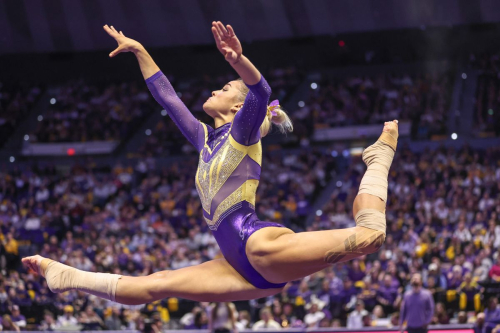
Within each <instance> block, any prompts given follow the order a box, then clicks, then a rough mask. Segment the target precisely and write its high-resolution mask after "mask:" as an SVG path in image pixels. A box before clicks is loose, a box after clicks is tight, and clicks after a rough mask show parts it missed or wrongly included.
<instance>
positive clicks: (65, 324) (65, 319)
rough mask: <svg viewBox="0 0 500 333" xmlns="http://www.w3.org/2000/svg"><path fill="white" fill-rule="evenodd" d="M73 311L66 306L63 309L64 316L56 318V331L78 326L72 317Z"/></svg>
mask: <svg viewBox="0 0 500 333" xmlns="http://www.w3.org/2000/svg"><path fill="white" fill-rule="evenodd" d="M73 312H74V309H73V307H72V306H71V305H66V306H65V307H64V314H63V315H62V316H59V317H58V318H57V329H58V330H71V329H75V328H77V327H79V326H78V320H77V319H76V318H75V316H73Z"/></svg>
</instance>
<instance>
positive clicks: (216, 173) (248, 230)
mask: <svg viewBox="0 0 500 333" xmlns="http://www.w3.org/2000/svg"><path fill="white" fill-rule="evenodd" d="M146 83H147V85H148V88H149V90H150V91H151V93H152V94H153V96H154V98H155V99H156V101H157V102H158V103H160V104H161V105H162V106H163V107H164V108H165V110H167V112H168V114H169V116H170V117H171V118H172V120H173V121H174V122H175V124H176V125H177V127H179V129H180V130H181V132H182V133H183V134H184V136H185V137H186V138H187V139H188V140H189V142H191V143H192V144H193V145H194V146H195V147H196V149H197V150H198V151H199V152H200V161H199V164H198V170H197V172H196V189H197V190H198V194H199V195H200V199H201V203H202V206H203V216H204V218H205V221H206V222H207V224H208V226H209V227H210V229H211V230H212V232H213V234H214V236H215V239H216V240H217V243H218V244H219V247H220V249H221V251H222V254H223V255H224V257H225V258H226V260H227V261H228V262H229V264H231V266H233V267H234V269H236V271H237V272H238V273H240V274H241V276H243V277H244V278H245V279H246V280H247V281H248V282H250V283H251V284H252V285H254V286H255V287H257V288H261V289H269V288H280V287H283V286H284V285H285V283H281V284H275V283H271V282H268V281H266V280H265V279H264V278H263V277H262V275H260V273H259V272H257V271H256V270H255V269H254V268H253V267H252V265H251V264H250V262H249V260H248V258H247V255H246V252H245V247H246V243H247V240H248V238H249V237H250V235H252V234H253V233H254V232H256V231H257V230H259V229H262V228H265V227H283V226H282V225H280V224H278V223H273V222H265V221H260V220H259V219H258V217H257V215H256V214H255V193H256V191H257V186H258V184H259V179H260V170H261V164H262V145H261V142H260V126H261V125H262V122H263V121H264V117H265V116H266V113H267V103H268V101H269V96H270V95H271V88H270V87H269V85H268V84H267V82H266V80H265V79H264V77H261V79H260V81H259V83H257V84H255V85H247V86H248V88H249V89H250V91H249V93H248V95H247V97H246V99H245V102H244V104H243V107H242V108H241V109H240V111H238V112H237V113H236V115H235V117H234V120H233V122H232V124H231V123H227V124H225V125H222V126H221V127H219V128H217V129H213V128H212V127H210V126H208V125H206V124H204V123H202V122H200V121H199V120H197V119H196V118H195V117H194V116H193V115H192V114H191V112H190V111H189V110H188V109H187V107H186V106H185V105H184V103H182V101H181V100H180V99H179V97H177V94H176V93H175V91H174V89H173V88H172V85H171V84H170V82H169V81H168V79H167V78H166V76H165V75H164V74H163V73H162V72H161V71H160V72H158V73H156V74H154V75H153V76H151V77H150V78H148V79H147V80H146Z"/></svg>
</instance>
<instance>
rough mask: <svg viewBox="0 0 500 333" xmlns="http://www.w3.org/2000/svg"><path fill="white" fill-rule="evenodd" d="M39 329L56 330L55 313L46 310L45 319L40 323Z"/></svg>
mask: <svg viewBox="0 0 500 333" xmlns="http://www.w3.org/2000/svg"><path fill="white" fill-rule="evenodd" d="M39 329H40V330H41V331H55V330H57V323H56V320H55V319H54V315H53V314H52V313H51V312H50V311H47V310H46V311H44V314H43V320H42V322H41V323H40V326H39Z"/></svg>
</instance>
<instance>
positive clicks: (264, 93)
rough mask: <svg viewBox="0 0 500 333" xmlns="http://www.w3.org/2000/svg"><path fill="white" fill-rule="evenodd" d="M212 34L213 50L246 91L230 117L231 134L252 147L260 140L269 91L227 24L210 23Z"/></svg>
mask: <svg viewBox="0 0 500 333" xmlns="http://www.w3.org/2000/svg"><path fill="white" fill-rule="evenodd" d="M212 33H213V35H214V38H215V42H216V44H217V48H218V49H219V51H220V52H221V53H222V54H223V55H224V58H225V59H226V61H227V62H229V64H231V66H232V67H233V68H234V70H235V71H236V72H237V73H238V75H239V76H240V77H241V79H242V80H243V82H244V83H245V85H246V86H247V87H248V89H249V92H248V94H247V95H246V98H245V101H244V103H243V106H242V107H241V109H240V110H239V111H238V112H237V113H236V115H235V116H234V121H233V126H232V129H231V134H232V136H233V138H234V139H235V140H236V141H237V142H239V143H241V144H243V145H252V144H254V143H256V142H258V141H259V140H260V137H261V133H260V127H261V125H262V123H263V121H264V118H265V117H266V115H267V103H268V102H269V96H270V95H271V88H270V87H269V85H268V84H267V82H266V80H265V79H264V77H263V76H262V75H261V74H260V72H259V70H258V69H257V68H256V67H255V66H254V65H253V64H252V63H251V62H250V60H248V58H247V57H245V56H244V55H243V54H242V53H243V50H242V47H241V43H240V41H239V40H238V38H237V37H236V35H235V33H234V30H233V28H232V27H231V26H230V25H227V26H224V25H223V24H222V23H221V22H212Z"/></svg>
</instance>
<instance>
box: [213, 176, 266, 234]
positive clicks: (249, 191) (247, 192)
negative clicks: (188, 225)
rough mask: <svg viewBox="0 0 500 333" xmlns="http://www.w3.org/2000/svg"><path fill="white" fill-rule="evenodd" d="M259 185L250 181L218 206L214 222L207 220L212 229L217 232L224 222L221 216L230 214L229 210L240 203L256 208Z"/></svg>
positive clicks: (255, 180) (257, 182)
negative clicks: (246, 203)
mask: <svg viewBox="0 0 500 333" xmlns="http://www.w3.org/2000/svg"><path fill="white" fill-rule="evenodd" d="M258 185H259V181H258V180H257V179H249V180H247V181H246V182H244V183H243V184H242V185H241V186H240V187H238V188H237V189H236V190H235V191H234V192H233V193H231V194H230V195H229V196H228V197H227V198H226V199H224V200H223V201H222V202H221V203H220V204H219V206H217V209H216V210H215V212H214V216H213V218H212V220H209V219H207V218H205V221H206V222H207V224H208V226H209V227H210V229H212V230H217V227H218V226H219V224H220V222H221V221H222V220H223V219H222V218H221V216H222V215H223V214H224V213H226V212H230V211H229V209H230V208H231V207H236V205H237V204H238V203H239V202H242V201H247V202H249V203H250V206H251V207H255V193H256V192H257V186H258ZM237 208H240V207H237Z"/></svg>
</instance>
